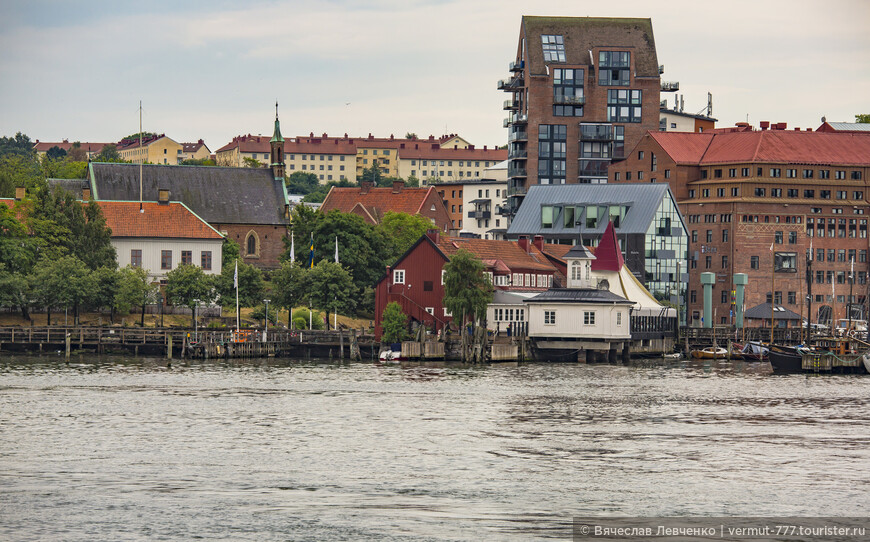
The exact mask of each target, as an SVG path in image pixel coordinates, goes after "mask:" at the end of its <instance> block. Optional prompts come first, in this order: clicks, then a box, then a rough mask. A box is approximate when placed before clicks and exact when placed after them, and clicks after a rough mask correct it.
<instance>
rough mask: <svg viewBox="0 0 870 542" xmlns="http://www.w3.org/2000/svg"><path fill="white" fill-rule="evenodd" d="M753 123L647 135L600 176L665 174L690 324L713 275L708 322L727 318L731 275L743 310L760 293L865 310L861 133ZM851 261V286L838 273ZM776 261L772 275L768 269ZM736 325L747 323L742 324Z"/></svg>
mask: <svg viewBox="0 0 870 542" xmlns="http://www.w3.org/2000/svg"><path fill="white" fill-rule="evenodd" d="M786 128H787V127H786V124H785V123H779V124H774V125H773V126H771V125H770V123H767V122H762V123H761V129H760V130H753V129H752V128H751V127H750V126H749V125H748V124H745V123H740V125H739V126H737V127H735V128H726V129H716V130H713V132H712V133H708V132H705V133H677V132H650V133H648V134H647V135H645V136H644V137H643V138H642V139H641V140H640V141H639V142H638V144H637V145H636V146H635V147H634V148H633V149H632V150H631V152H630V155H629V156H628V157H627V158H626V159H625V160H624V161H623V162H620V163H619V164H615V165H614V166H613V167H611V168H610V178H609V181H610V182H611V183H618V182H632V183H635V182H651V183H662V182H667V183H669V184H670V186H671V190H672V191H673V193H674V195H675V197H676V199H677V202H678V204H679V206H680V210H681V211H682V213H683V216H684V217H685V219H686V222H687V228H688V230H689V258H688V259H689V286H688V288H689V301H688V307H689V318H690V321H691V320H692V319H694V321H695V323H696V324H697V323H699V320H700V315H701V313H702V307H701V303H702V302H703V290H702V287H701V283H700V276H701V273H703V272H711V273H715V276H716V282H715V284H714V286H713V309H714V311H715V313H716V317H715V320H716V323H717V324H727V323H730V322H731V310H732V309H733V307H732V305H731V303H732V295H731V291H732V289H733V286H732V283H733V282H732V281H733V275H734V273H746V274H747V275H748V276H749V285H748V286H747V288H746V308H747V309H749V308H752V307H754V306H757V305H759V304H761V303H764V302H766V301H768V300H769V298H770V296H771V293H772V295H773V298H774V301H775V303H777V304H782V305H783V306H784V307H785V308H787V309H789V310H792V311H794V312H797V313H800V314H802V315H804V317H806V314H807V310H808V306H807V301H808V300H807V284H806V281H805V270H806V269H807V256H808V254H809V250H810V247H811V246H812V259H813V261H812V281H813V282H812V303H813V306H812V321H813V322H814V323H815V322H819V321H821V322H822V323H827V322H830V321H832V320H833V321H836V320H838V319H841V318H847V317H848V312H847V310H848V309H847V306H848V305H849V302H850V298H849V295H850V286H851V290H852V294H851V295H852V298H851V302H852V303H853V304H854V305H853V315H854V316H855V317H859V316H861V315H862V314H866V313H867V311H866V305H867V293H868V292H867V288H868V286H867V276H868V270H870V268H868V257H867V253H868V248H870V246H868V237H867V227H868V223H867V222H868V219H870V217H868V214H870V203H868V201H870V200H868V196H870V187H868V179H867V178H868V176H870V133H866V132H865V133H858V132H851V133H836V132H833V133H825V132H818V131H817V132H811V131H798V130H797V129H796V130H791V131H789V130H787V129H786ZM853 261H854V284H851V285H850V281H849V275H850V273H851V271H852V262H853ZM774 269H775V272H774ZM747 325H752V322H748V324H747Z"/></svg>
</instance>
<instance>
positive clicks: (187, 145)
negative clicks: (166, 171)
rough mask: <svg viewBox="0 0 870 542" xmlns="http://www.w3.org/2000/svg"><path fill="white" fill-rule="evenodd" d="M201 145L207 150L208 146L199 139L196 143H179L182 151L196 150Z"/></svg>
mask: <svg viewBox="0 0 870 542" xmlns="http://www.w3.org/2000/svg"><path fill="white" fill-rule="evenodd" d="M201 147H205V150H209V149H208V146H206V144H205V142H204V141H203V140H201V139H200V140H199V141H197V142H196V143H182V144H181V149H182V150H183V151H184V152H196V151H198V150H199V149H200V148H201ZM209 152H211V151H209Z"/></svg>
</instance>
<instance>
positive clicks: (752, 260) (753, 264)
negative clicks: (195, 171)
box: [749, 256, 758, 269]
mask: <svg viewBox="0 0 870 542" xmlns="http://www.w3.org/2000/svg"><path fill="white" fill-rule="evenodd" d="M749 267H750V268H751V269H758V256H750V257H749Z"/></svg>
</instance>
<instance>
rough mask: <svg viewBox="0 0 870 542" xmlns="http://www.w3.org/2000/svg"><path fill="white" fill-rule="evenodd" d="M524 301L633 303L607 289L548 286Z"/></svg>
mask: <svg viewBox="0 0 870 542" xmlns="http://www.w3.org/2000/svg"><path fill="white" fill-rule="evenodd" d="M525 302H526V303H612V304H614V305H633V304H634V301H629V300H627V299H625V298H624V297H620V296H618V295H616V294H614V293H613V292H611V291H609V290H596V289H593V288H550V289H549V290H547V291H546V292H542V293H540V294H538V295H536V296H535V297H533V298H531V299H527V300H526V301H525Z"/></svg>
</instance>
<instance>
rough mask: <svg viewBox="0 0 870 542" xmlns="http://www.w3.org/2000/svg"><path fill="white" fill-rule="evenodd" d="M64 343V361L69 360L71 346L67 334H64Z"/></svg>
mask: <svg viewBox="0 0 870 542" xmlns="http://www.w3.org/2000/svg"><path fill="white" fill-rule="evenodd" d="M65 343H66V344H65V346H66V355H65V357H66V359H69V355H70V350H71V349H70V346H71V345H70V336H69V333H67V334H66V337H65Z"/></svg>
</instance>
